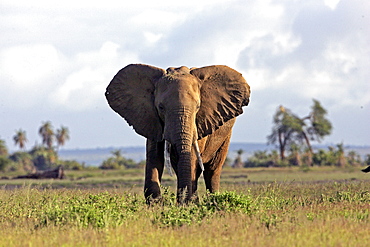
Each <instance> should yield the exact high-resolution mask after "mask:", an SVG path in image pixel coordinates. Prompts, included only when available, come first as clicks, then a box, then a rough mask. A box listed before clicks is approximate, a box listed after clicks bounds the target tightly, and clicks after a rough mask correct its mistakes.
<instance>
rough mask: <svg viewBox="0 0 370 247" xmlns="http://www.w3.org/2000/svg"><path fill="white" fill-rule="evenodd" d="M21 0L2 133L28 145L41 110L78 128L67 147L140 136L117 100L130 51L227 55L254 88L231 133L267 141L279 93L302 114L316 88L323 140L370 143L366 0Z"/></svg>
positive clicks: (3, 57)
mask: <svg viewBox="0 0 370 247" xmlns="http://www.w3.org/2000/svg"><path fill="white" fill-rule="evenodd" d="M125 2H127V1H116V0H105V1H76V0H74V1H71V0H64V1H50V0H34V1H28V0H27V1H26V0H24V1H17V0H2V1H1V3H0V33H1V36H0V86H1V87H0V139H4V140H5V141H6V143H7V145H8V147H9V148H10V149H12V150H15V149H16V147H15V146H14V143H13V140H12V137H13V135H14V134H15V130H18V129H19V128H22V129H23V130H25V131H26V132H27V137H28V140H29V141H28V143H27V146H26V147H27V148H31V147H32V146H33V145H34V144H35V143H40V142H41V139H40V137H39V136H38V134H37V131H38V128H39V127H40V126H41V124H42V122H45V121H48V120H49V121H51V122H52V124H53V126H54V129H57V128H59V127H60V126H61V125H64V126H67V127H68V128H69V130H70V135H71V140H70V141H68V142H67V144H66V146H65V147H64V148H94V147H108V146H142V145H145V139H144V138H142V137H140V136H138V135H137V134H136V133H135V132H134V131H133V130H132V128H131V127H129V126H128V125H127V124H126V122H124V120H122V119H121V118H120V117H119V116H118V115H117V114H115V113H114V112H113V111H112V110H111V109H110V108H109V106H108V105H107V103H106V100H105V97H104V92H105V88H106V86H107V85H108V83H109V81H110V80H111V78H112V77H113V76H114V75H115V74H116V72H117V71H118V70H119V69H121V68H122V67H124V66H126V65H127V64H130V63H145V64H150V65H154V66H157V67H161V68H167V67H171V66H182V65H185V66H188V67H202V66H206V65H213V64H224V65H228V66H230V67H232V68H234V69H236V70H238V71H240V72H241V73H242V74H243V75H244V77H245V78H246V80H247V81H248V83H249V84H250V86H251V89H252V97H251V103H250V105H249V106H248V107H246V108H244V109H245V111H244V114H243V115H242V116H240V117H239V118H238V121H237V123H236V126H235V128H234V135H233V138H232V141H233V142H266V136H267V135H268V134H270V132H271V128H272V116H273V114H274V112H275V111H276V109H277V107H278V106H279V105H284V106H285V107H286V108H290V109H291V110H292V111H293V112H295V113H297V114H298V115H300V116H302V117H303V116H305V115H307V114H308V112H309V111H310V106H311V105H312V99H313V98H315V99H317V100H319V101H320V102H321V104H322V105H323V106H324V108H326V109H327V110H328V112H329V116H328V117H329V119H330V120H331V121H332V123H333V126H334V130H333V133H332V135H331V136H330V137H327V138H326V139H325V140H324V143H333V144H336V143H340V142H343V143H344V144H345V145H348V144H352V145H366V144H370V128H369V126H370V82H369V80H370V59H369V58H370V25H369V24H370V2H369V1H367V0H362V1H359V0H340V1H338V0H310V1H297V0H282V1H273V0H272V1H265V0H250V1H245V0H225V1H221V0H205V1H203V0H190V1H183V2H175V1H169V0H166V1H156V0H135V1H129V2H130V3H125Z"/></svg>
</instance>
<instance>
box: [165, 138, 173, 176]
mask: <svg viewBox="0 0 370 247" xmlns="http://www.w3.org/2000/svg"><path fill="white" fill-rule="evenodd" d="M170 153H171V143H170V142H169V141H167V140H165V141H164V166H165V167H166V169H167V170H168V173H169V174H170V176H171V177H172V176H173V173H172V167H171V157H170Z"/></svg>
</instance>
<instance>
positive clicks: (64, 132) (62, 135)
mask: <svg viewBox="0 0 370 247" xmlns="http://www.w3.org/2000/svg"><path fill="white" fill-rule="evenodd" d="M55 137H56V140H57V145H58V149H59V147H61V146H64V144H65V142H66V141H68V140H69V130H68V128H67V127H64V126H61V127H60V129H57V133H56V135H55Z"/></svg>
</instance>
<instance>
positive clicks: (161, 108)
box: [158, 104, 164, 112]
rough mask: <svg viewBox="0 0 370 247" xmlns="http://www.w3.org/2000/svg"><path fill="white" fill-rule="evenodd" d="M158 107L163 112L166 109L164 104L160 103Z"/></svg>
mask: <svg viewBox="0 0 370 247" xmlns="http://www.w3.org/2000/svg"><path fill="white" fill-rule="evenodd" d="M158 108H159V110H160V111H161V112H163V111H164V106H163V105H162V104H159V106H158Z"/></svg>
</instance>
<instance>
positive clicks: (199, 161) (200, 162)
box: [194, 140, 204, 171]
mask: <svg viewBox="0 0 370 247" xmlns="http://www.w3.org/2000/svg"><path fill="white" fill-rule="evenodd" d="M194 149H195V154H196V155H197V160H198V163H199V166H200V169H202V171H204V165H203V161H202V157H201V156H200V151H199V146H198V141H197V140H194Z"/></svg>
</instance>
